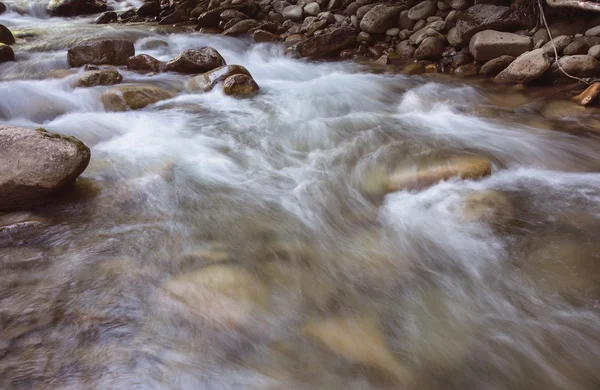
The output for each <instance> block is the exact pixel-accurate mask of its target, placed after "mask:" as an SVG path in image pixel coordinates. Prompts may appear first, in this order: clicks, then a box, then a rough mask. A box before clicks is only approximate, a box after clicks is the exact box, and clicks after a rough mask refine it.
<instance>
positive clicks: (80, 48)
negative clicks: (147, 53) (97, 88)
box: [67, 39, 135, 67]
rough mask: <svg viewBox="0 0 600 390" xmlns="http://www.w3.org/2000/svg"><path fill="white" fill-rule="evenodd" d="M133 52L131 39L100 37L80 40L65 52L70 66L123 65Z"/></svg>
mask: <svg viewBox="0 0 600 390" xmlns="http://www.w3.org/2000/svg"><path fill="white" fill-rule="evenodd" d="M134 54H135V48H134V46H133V43H132V42H131V41H127V40H124V39H100V40H92V41H84V42H81V43H79V44H77V45H75V46H73V47H72V48H70V49H69V50H68V52H67V59H68V61H69V65H70V66H72V67H78V66H83V65H86V64H94V65H125V64H126V63H127V59H128V58H129V57H131V56H133V55H134Z"/></svg>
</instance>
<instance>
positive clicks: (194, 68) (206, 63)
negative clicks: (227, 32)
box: [165, 46, 227, 73]
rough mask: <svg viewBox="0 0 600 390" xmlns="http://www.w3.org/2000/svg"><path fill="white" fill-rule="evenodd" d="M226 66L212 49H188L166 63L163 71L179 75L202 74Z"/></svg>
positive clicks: (207, 47)
mask: <svg viewBox="0 0 600 390" xmlns="http://www.w3.org/2000/svg"><path fill="white" fill-rule="evenodd" d="M224 65H227V64H226V63H225V60H224V59H223V57H221V54H219V52H218V51H216V50H215V49H213V48H212V47H209V46H205V47H201V48H198V49H188V50H185V51H184V52H182V53H181V54H180V55H179V56H178V57H177V58H175V59H173V60H171V61H169V62H167V65H166V67H165V70H166V71H168V72H179V73H204V72H208V71H209V70H213V69H215V68H218V67H219V66H224Z"/></svg>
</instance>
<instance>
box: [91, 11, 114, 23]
mask: <svg viewBox="0 0 600 390" xmlns="http://www.w3.org/2000/svg"><path fill="white" fill-rule="evenodd" d="M118 18H119V16H118V15H117V13H116V12H115V11H106V12H104V13H102V14H101V15H100V16H98V17H97V18H96V19H95V20H94V23H96V24H108V23H112V22H116V21H117V19H118Z"/></svg>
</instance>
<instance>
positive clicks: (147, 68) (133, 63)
mask: <svg viewBox="0 0 600 390" xmlns="http://www.w3.org/2000/svg"><path fill="white" fill-rule="evenodd" d="M164 67H165V64H164V63H163V62H162V61H159V60H157V59H156V58H154V57H152V56H150V55H148V54H138V55H137V56H133V57H129V58H128V59H127V69H129V70H136V71H141V72H155V73H158V72H160V71H162V70H163V68H164Z"/></svg>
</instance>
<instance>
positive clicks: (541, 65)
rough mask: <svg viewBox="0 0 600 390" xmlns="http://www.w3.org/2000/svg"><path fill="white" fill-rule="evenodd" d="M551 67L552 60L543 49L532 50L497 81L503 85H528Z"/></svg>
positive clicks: (520, 57) (514, 63)
mask: <svg viewBox="0 0 600 390" xmlns="http://www.w3.org/2000/svg"><path fill="white" fill-rule="evenodd" d="M550 65H551V63H550V58H548V55H547V54H546V52H545V50H544V49H543V48H542V49H536V50H532V51H530V52H527V53H524V54H521V55H520V56H519V57H517V58H516V59H515V60H514V61H513V62H512V63H511V64H510V65H509V66H508V67H507V68H506V69H504V70H503V71H502V72H500V74H498V76H496V79H495V80H496V81H498V82H502V83H515V84H517V83H527V82H530V81H533V80H535V79H537V78H538V77H540V76H541V75H542V74H544V72H546V71H547V70H548V69H549V68H550Z"/></svg>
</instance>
